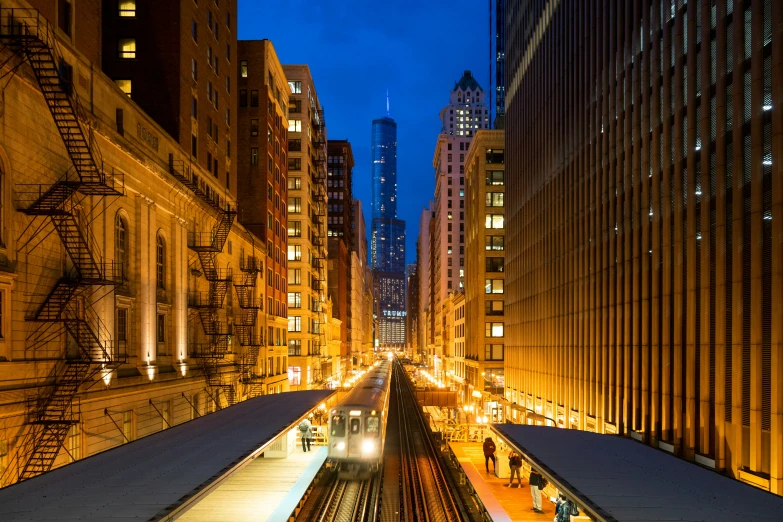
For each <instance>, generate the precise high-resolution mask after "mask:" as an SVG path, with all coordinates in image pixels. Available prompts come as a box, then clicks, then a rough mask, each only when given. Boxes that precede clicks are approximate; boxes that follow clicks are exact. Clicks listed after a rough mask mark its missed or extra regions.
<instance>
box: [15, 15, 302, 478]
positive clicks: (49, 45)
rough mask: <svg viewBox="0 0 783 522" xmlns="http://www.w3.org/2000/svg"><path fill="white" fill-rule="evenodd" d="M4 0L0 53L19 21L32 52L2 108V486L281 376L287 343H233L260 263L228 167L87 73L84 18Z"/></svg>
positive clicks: (271, 386)
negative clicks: (240, 219)
mask: <svg viewBox="0 0 783 522" xmlns="http://www.w3.org/2000/svg"><path fill="white" fill-rule="evenodd" d="M40 3H41V5H40V6H39V7H41V8H42V11H41V13H42V14H46V13H49V11H47V9H49V8H51V7H52V6H51V5H50V4H55V2H43V1H42V2H40ZM63 3H70V2H57V3H56V5H55V8H54V10H53V11H52V12H51V14H47V16H52V17H54V18H53V19H54V20H58V17H60V18H62V16H63V12H60V11H57V10H58V9H61V8H62V5H61V4H63ZM11 4H15V5H11ZM88 5H89V2H79V7H82V8H86V7H88ZM116 5H117V4H116V3H115V4H113V6H114V7H115V8H116ZM9 7H24V8H29V7H30V6H29V5H26V4H22V3H21V2H4V4H3V8H2V9H0V43H2V44H4V46H3V47H2V48H0V52H2V53H4V54H5V55H6V57H7V56H8V55H9V53H11V52H12V50H13V46H19V45H22V44H20V42H19V40H18V39H15V36H18V34H20V33H19V28H20V27H24V28H25V29H24V30H25V32H26V33H27V34H32V35H33V38H32V39H29V40H28V42H32V43H33V44H34V45H36V46H38V47H37V48H39V49H43V51H42V52H41V53H40V54H39V55H38V56H43V58H42V59H40V60H37V61H33V60H27V61H25V62H24V63H21V64H19V66H18V67H17V68H16V69H15V70H14V71H13V74H11V75H10V76H8V77H7V81H8V83H7V85H6V87H5V89H4V97H3V100H2V111H0V198H1V199H0V221H1V224H0V236H1V237H0V239H2V245H1V246H0V390H2V391H0V485H7V484H11V483H13V482H16V481H17V480H19V479H20V478H29V477H32V476H35V475H36V474H38V473H40V472H42V471H45V470H46V469H48V468H51V467H56V466H59V465H61V464H65V463H67V462H69V461H72V460H76V459H80V458H84V457H87V456H89V455H92V454H95V453H97V452H100V451H103V450H106V449H109V448H112V447H115V446H117V445H120V444H123V443H126V442H129V441H132V440H134V439H135V438H138V437H143V436H145V435H148V434H150V433H154V432H156V431H159V430H161V429H166V428H168V427H169V426H172V425H175V424H178V423H181V422H184V421H186V420H190V419H192V418H195V417H197V416H200V415H204V414H206V413H210V412H211V411H214V410H215V409H217V408H221V407H226V406H228V405H231V404H233V403H235V402H236V401H239V400H243V399H245V398H248V397H252V396H254V395H258V394H261V393H273V392H282V391H285V390H287V389H288V388H287V382H288V379H287V371H286V369H287V366H288V362H287V357H288V355H287V353H286V352H284V351H283V350H284V348H283V347H281V348H282V349H281V350H280V351H278V352H275V351H272V352H264V354H263V355H262V354H259V352H258V351H254V350H252V349H250V348H249V347H247V346H243V345H242V344H240V342H239V339H238V338H239V337H240V334H239V330H240V327H241V325H242V324H243V323H244V320H240V319H239V318H240V317H244V316H245V314H246V313H248V310H249V308H247V307H245V306H243V304H242V303H246V302H247V299H263V297H264V295H263V290H264V288H263V286H262V285H261V284H255V283H254V282H253V283H251V282H252V281H254V280H255V279H256V278H258V277H260V273H261V272H260V270H261V268H262V266H263V265H264V263H265V260H263V259H261V258H260V257H258V256H257V255H256V253H257V252H258V249H257V245H258V244H259V241H258V238H256V237H254V236H253V235H252V234H251V233H250V232H249V231H248V230H247V229H245V228H244V227H243V226H242V225H241V224H238V223H236V222H235V221H234V217H235V216H236V201H235V199H234V197H233V196H232V194H231V191H228V190H226V186H225V179H222V178H216V177H215V176H214V175H213V173H212V172H209V171H208V170H207V168H206V165H205V164H201V163H199V162H191V161H188V160H185V159H183V158H188V156H189V152H190V151H189V150H187V149H183V146H182V144H181V143H179V142H178V141H177V140H176V139H174V138H173V137H172V136H171V135H170V134H169V133H168V132H167V131H166V130H165V129H164V127H163V126H161V125H159V124H158V123H157V122H156V121H155V120H153V119H152V118H151V117H150V116H148V115H147V114H145V113H144V112H143V111H142V110H140V108H139V106H138V105H137V104H136V103H135V102H134V100H133V98H132V97H128V95H127V93H125V92H123V91H122V90H121V89H120V87H119V86H118V85H117V83H116V82H114V81H112V79H111V78H109V77H108V76H106V75H104V74H103V73H101V72H100V62H99V60H100V53H99V50H100V44H99V43H98V46H97V47H95V45H96V44H95V42H94V41H92V40H90V39H91V38H93V37H94V36H90V37H89V38H87V37H85V35H84V34H82V33H80V32H79V27H80V25H81V21H80V20H81V18H78V19H77V20H76V21H73V20H72V21H71V22H70V25H68V24H66V25H67V26H68V27H69V31H70V34H68V33H66V32H65V31H64V30H62V29H56V30H53V29H52V27H56V26H57V24H56V23H52V24H51V26H47V25H46V24H47V22H46V18H45V17H38V16H37V12H36V11H35V10H33V9H26V10H17V11H14V12H13V15H12V13H11V12H10V10H9V9H8V8H9ZM93 7H95V11H94V12H95V13H97V14H99V13H100V9H98V6H97V5H96V6H93ZM84 13H85V16H86V14H87V13H88V10H85V11H84ZM12 16H13V18H11V17H12ZM66 18H67V17H66ZM96 20H100V17H98V18H96ZM36 24H38V25H36ZM97 25H98V26H100V23H97ZM91 27H92V26H91ZM12 28H14V29H12ZM90 30H94V29H90ZM89 34H91V33H89ZM80 42H85V45H86V47H84V48H83V47H82V46H80ZM31 45H32V44H31ZM82 49H84V52H83V51H82ZM16 65H17V63H15V62H11V63H6V65H4V67H5V69H4V70H3V71H2V72H3V73H6V72H9V71H10V69H11V68H13V67H14V66H16ZM58 71H59V75H58ZM48 104H51V106H52V107H55V108H56V109H55V110H54V111H53V110H50V108H49V105H48ZM53 114H57V117H56V118H55V117H54V116H53ZM240 275H241V276H242V278H241V280H242V281H245V283H246V284H245V285H244V286H243V285H238V284H237V283H238V282H239V281H240V277H238V276H240ZM218 297H220V298H219V299H218ZM250 310H251V312H249V313H253V312H254V311H253V310H252V309H250ZM261 376H265V378H263V379H262V378H260V377H261ZM46 430H48V431H46ZM47 434H48V435H52V436H51V437H47ZM36 447H37V448H38V449H37V450H36V449H34V448H36ZM49 449H51V450H53V453H51V452H49V451H48V450H49ZM44 450H47V451H44Z"/></svg>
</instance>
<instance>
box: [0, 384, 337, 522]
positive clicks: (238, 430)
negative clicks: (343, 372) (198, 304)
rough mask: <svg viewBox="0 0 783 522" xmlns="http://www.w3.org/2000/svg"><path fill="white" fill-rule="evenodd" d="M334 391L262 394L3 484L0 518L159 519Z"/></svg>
mask: <svg viewBox="0 0 783 522" xmlns="http://www.w3.org/2000/svg"><path fill="white" fill-rule="evenodd" d="M332 393H334V392H332V391H321V390H319V391H300V392H290V393H281V394H276V395H265V396H262V397H257V398H254V399H250V400H247V401H243V402H240V403H239V404H236V405H234V406H231V407H230V408H224V409H222V410H220V411H217V412H215V413H212V414H209V415H205V416H203V417H200V418H198V419H194V420H192V421H188V422H185V423H183V424H178V425H177V426H174V427H172V428H170V429H167V430H164V431H161V432H158V433H155V434H154V435H150V436H147V437H144V438H142V439H139V440H136V441H133V442H131V443H128V444H125V445H123V446H119V447H117V448H114V449H111V450H108V451H104V452H102V453H98V454H96V455H93V456H91V457H88V458H86V459H83V460H79V461H77V462H74V463H72V464H68V465H66V466H63V467H61V468H58V469H56V470H53V471H50V472H49V473H44V474H43V475H39V476H37V477H35V478H32V479H30V480H26V481H24V482H21V483H18V484H15V485H13V486H9V487H7V488H4V489H0V520H2V521H4V522H10V521H15V520H24V521H42V520H58V521H59V520H80V521H112V522H126V521H148V520H159V519H162V518H164V517H165V516H166V515H168V514H170V513H171V512H172V511H174V510H177V509H178V508H180V507H181V506H182V505H183V504H185V503H186V502H188V501H189V500H191V499H193V498H194V497H196V496H198V495H200V493H201V492H204V491H206V490H208V489H210V487H211V486H212V485H214V484H215V483H216V482H217V481H218V480H219V479H220V478H222V477H223V476H225V475H226V474H228V473H230V472H231V471H232V470H233V469H236V468H238V467H241V466H242V464H243V463H245V462H248V461H250V460H252V459H253V458H255V456H257V455H260V453H261V452H262V451H263V450H264V449H265V448H266V447H267V446H269V445H270V444H271V443H272V442H274V440H275V439H277V437H278V436H279V435H280V434H282V433H283V432H285V431H288V430H289V429H291V428H292V427H294V426H296V425H297V424H298V423H299V422H300V420H301V419H302V418H303V417H304V416H305V415H307V414H308V413H309V412H310V410H312V409H314V408H316V407H317V406H318V405H319V404H320V403H321V402H322V401H324V400H325V399H327V398H328V397H329V396H330V395H331V394H332Z"/></svg>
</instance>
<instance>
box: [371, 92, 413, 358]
mask: <svg viewBox="0 0 783 522" xmlns="http://www.w3.org/2000/svg"><path fill="white" fill-rule="evenodd" d="M371 146H372V240H371V241H372V245H371V248H372V268H373V271H375V273H376V279H375V284H376V289H377V291H376V298H377V300H378V306H377V309H378V314H379V317H378V341H379V342H380V344H381V346H384V347H389V348H403V347H404V345H405V221H402V220H400V219H397V123H396V122H395V121H394V120H393V119H392V118H390V117H389V98H388V95H387V97H386V116H385V117H384V118H380V119H377V120H373V122H372V145H371Z"/></svg>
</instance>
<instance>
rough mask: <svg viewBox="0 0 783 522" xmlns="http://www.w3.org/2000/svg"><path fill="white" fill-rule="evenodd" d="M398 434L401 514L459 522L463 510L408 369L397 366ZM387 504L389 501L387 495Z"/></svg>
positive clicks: (424, 521) (411, 521) (412, 521)
mask: <svg viewBox="0 0 783 522" xmlns="http://www.w3.org/2000/svg"><path fill="white" fill-rule="evenodd" d="M394 371H395V372H396V375H395V377H396V379H395V380H394V381H393V382H395V381H396V387H395V389H394V390H393V391H394V393H396V394H397V408H396V414H397V423H398V424H397V428H398V430H397V435H398V437H399V448H400V463H399V467H400V498H399V502H400V513H399V515H400V516H399V520H402V521H405V522H455V521H458V520H462V517H461V515H460V510H459V509H458V507H457V503H456V501H455V498H454V496H453V494H452V492H451V489H450V488H449V484H448V481H447V478H446V475H445V473H444V472H443V470H442V469H441V466H440V460H439V458H438V451H437V449H436V448H435V446H434V444H433V442H432V439H431V438H430V436H429V429H428V427H427V425H426V422H425V421H424V417H423V415H422V414H421V409H420V408H419V406H418V404H417V402H416V397H415V396H414V394H413V390H412V389H411V387H410V383H409V381H408V379H407V378H406V376H405V375H404V370H403V369H402V368H401V367H400V366H399V365H395V369H394ZM383 500H384V504H386V501H387V498H386V496H384V499H383Z"/></svg>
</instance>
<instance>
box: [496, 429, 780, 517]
mask: <svg viewBox="0 0 783 522" xmlns="http://www.w3.org/2000/svg"><path fill="white" fill-rule="evenodd" d="M492 429H493V430H494V431H496V432H497V433H498V434H499V435H500V436H501V437H502V438H503V439H505V440H506V441H508V442H509V444H510V445H511V446H512V447H514V448H516V450H517V451H518V452H519V453H520V454H521V455H522V456H523V458H525V459H526V460H528V461H529V462H530V463H531V464H532V465H533V466H534V467H536V468H538V469H539V470H540V471H541V473H542V474H543V475H544V476H545V477H547V478H548V479H549V481H550V482H551V483H552V484H554V485H555V486H557V487H558V489H560V490H561V491H563V492H564V493H565V494H566V496H569V497H570V498H572V499H575V500H576V502H577V504H578V505H579V506H580V507H581V508H583V509H582V511H583V512H586V513H587V514H588V515H590V516H592V517H593V518H594V519H596V520H601V521H607V522H613V521H617V522H631V521H633V522H642V521H643V522H648V521H649V522H659V521H675V520H676V521H685V522H697V521H699V522H701V521H704V522H708V521H709V522H736V521H739V520H748V521H753V522H760V521H770V522H772V521H780V520H783V497H779V496H777V495H773V494H771V493H768V492H766V491H763V490H761V489H758V488H755V487H753V486H750V485H748V484H745V483H742V482H739V481H737V480H734V479H732V478H729V477H727V476H724V475H721V474H719V473H717V472H715V471H713V470H710V469H707V468H704V467H701V466H699V465H697V464H694V463H691V462H688V461H685V460H683V459H680V458H678V457H675V456H673V455H671V454H669V453H667V452H665V451H663V450H659V449H655V448H653V447H650V446H647V445H645V444H642V443H640V442H636V441H635V440H633V439H630V438H626V437H622V436H615V435H601V434H597V433H590V432H586V431H578V430H567V429H560V428H554V427H545V426H526V425H521V424H495V425H493V426H492Z"/></svg>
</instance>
